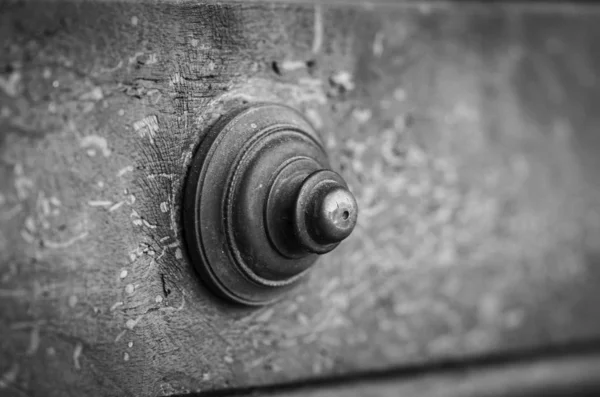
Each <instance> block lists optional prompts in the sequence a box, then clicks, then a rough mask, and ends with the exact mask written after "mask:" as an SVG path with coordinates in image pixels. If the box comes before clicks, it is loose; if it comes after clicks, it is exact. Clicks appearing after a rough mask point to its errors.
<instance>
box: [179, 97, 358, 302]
mask: <svg viewBox="0 0 600 397" xmlns="http://www.w3.org/2000/svg"><path fill="white" fill-rule="evenodd" d="M330 168H331V166H330V165H329V161H328V157H327V153H326V152H325V150H324V148H323V145H322V144H321V140H320V138H319V136H318V134H317V133H316V132H315V131H314V129H313V128H312V126H311V125H310V124H309V123H308V122H307V121H306V120H305V119H304V117H302V115H300V114H299V113H298V112H296V111H295V110H293V109H290V108H288V107H285V106H280V105H274V104H260V105H254V106H250V107H247V108H244V109H241V110H239V111H236V112H234V113H232V114H230V115H227V116H226V117H224V118H223V119H222V120H220V121H219V122H218V123H217V124H216V125H215V126H214V127H213V128H212V129H211V130H210V131H209V132H208V134H207V136H206V137H205V138H204V139H203V140H202V143H201V144H200V146H199V148H198V151H197V153H196V155H195V157H194V159H193V163H192V165H191V167H190V173H189V175H188V179H187V185H186V188H185V198H184V207H183V223H184V231H185V237H186V242H187V245H188V252H189V256H190V259H191V260H192V262H193V264H194V266H195V267H196V269H197V270H198V272H199V274H200V275H201V276H202V279H203V281H204V282H205V283H206V284H207V285H208V286H209V287H210V288H211V289H213V290H214V291H215V292H217V293H218V294H219V295H221V296H224V297H226V298H228V299H230V300H233V301H235V302H239V303H244V304H248V305H260V304H265V303H268V302H272V301H273V300H276V299H277V298H278V297H280V296H281V293H282V292H285V291H286V290H289V289H290V288H291V287H292V286H293V285H294V284H296V283H297V282H298V281H299V279H300V278H301V277H302V276H303V275H304V274H305V273H306V272H307V271H308V269H309V268H310V267H311V266H312V265H313V264H314V263H315V261H316V260H317V258H318V256H319V255H321V254H324V253H327V252H329V251H331V250H333V249H334V248H335V247H336V246H337V245H338V244H339V243H340V242H341V241H342V240H344V239H345V238H346V237H348V236H349V235H350V233H351V232H352V230H353V229H354V226H355V225H356V221H357V216H358V208H357V204H356V200H355V199H354V196H353V195H352V193H350V191H349V189H348V186H347V185H346V182H345V181H344V180H343V178H342V177H341V176H340V175H339V174H337V173H335V172H334V171H332V170H331V169H330Z"/></svg>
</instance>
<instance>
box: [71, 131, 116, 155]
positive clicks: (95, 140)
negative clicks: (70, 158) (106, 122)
mask: <svg viewBox="0 0 600 397" xmlns="http://www.w3.org/2000/svg"><path fill="white" fill-rule="evenodd" d="M79 146H80V147H82V148H84V149H89V148H90V147H92V146H93V147H95V148H97V149H99V150H100V151H101V152H102V155H103V156H104V157H108V156H110V149H109V148H108V142H107V141H106V138H104V137H101V136H99V135H88V136H85V137H83V138H81V141H80V142H79ZM88 152H89V150H88ZM88 154H89V153H88Z"/></svg>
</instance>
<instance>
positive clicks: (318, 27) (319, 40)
mask: <svg viewBox="0 0 600 397" xmlns="http://www.w3.org/2000/svg"><path fill="white" fill-rule="evenodd" d="M313 27H314V35H313V42H312V48H311V50H312V53H313V54H317V53H319V51H320V50H321V47H322V46H323V9H322V8H321V5H320V4H315V16H314V24H313Z"/></svg>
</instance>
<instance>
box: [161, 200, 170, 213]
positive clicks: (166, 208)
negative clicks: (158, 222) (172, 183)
mask: <svg viewBox="0 0 600 397" xmlns="http://www.w3.org/2000/svg"><path fill="white" fill-rule="evenodd" d="M160 211H161V212H169V203H167V202H166V201H163V202H162V203H160Z"/></svg>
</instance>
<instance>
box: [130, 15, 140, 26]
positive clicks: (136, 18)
mask: <svg viewBox="0 0 600 397" xmlns="http://www.w3.org/2000/svg"><path fill="white" fill-rule="evenodd" d="M138 22H139V20H138V17H136V16H135V15H134V16H132V17H131V24H132V25H133V26H137V24H138Z"/></svg>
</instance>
